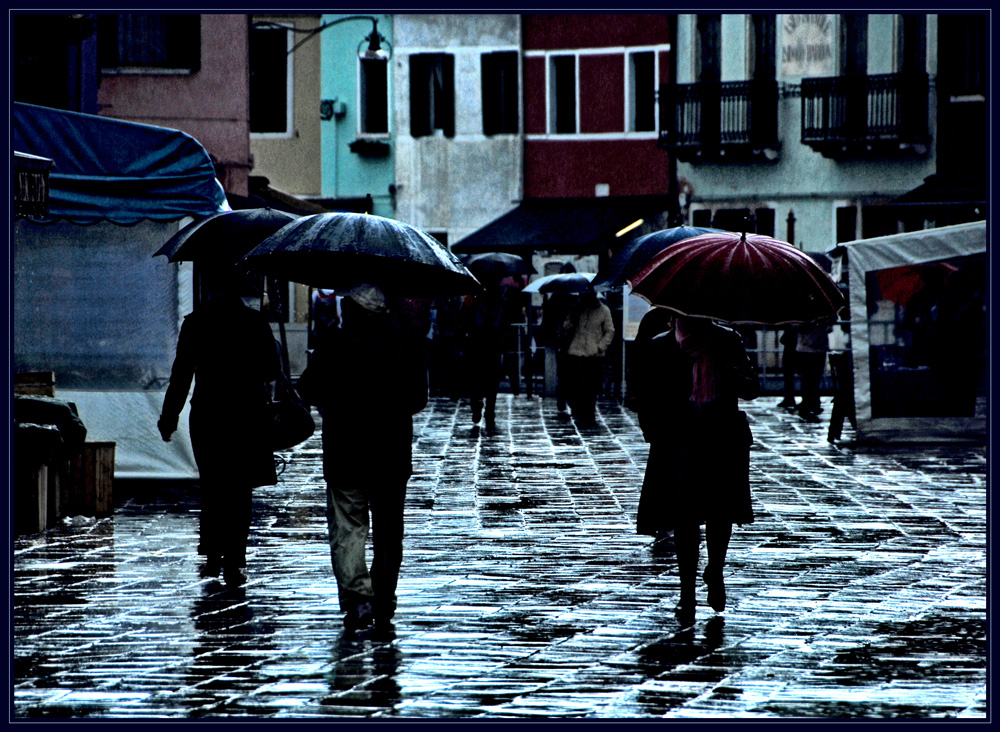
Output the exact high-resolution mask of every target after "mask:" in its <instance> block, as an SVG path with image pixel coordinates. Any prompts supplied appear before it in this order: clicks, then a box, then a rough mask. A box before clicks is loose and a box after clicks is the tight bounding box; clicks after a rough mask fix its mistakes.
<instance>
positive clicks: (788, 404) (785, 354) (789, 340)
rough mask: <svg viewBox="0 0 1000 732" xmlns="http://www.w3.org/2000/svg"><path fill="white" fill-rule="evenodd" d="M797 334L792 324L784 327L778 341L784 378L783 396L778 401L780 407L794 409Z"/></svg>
mask: <svg viewBox="0 0 1000 732" xmlns="http://www.w3.org/2000/svg"><path fill="white" fill-rule="evenodd" d="M798 340H799V334H798V331H797V330H796V329H795V327H794V326H791V327H788V328H785V330H784V331H782V333H781V337H780V338H779V339H778V342H779V343H781V373H782V376H783V378H784V389H783V391H782V394H783V398H782V400H781V401H780V402H778V406H779V407H781V408H782V409H795V408H796V406H798V405H797V404H796V402H795V373H796V371H797V370H798V369H797V368H796V363H795V347H796V346H797V345H798Z"/></svg>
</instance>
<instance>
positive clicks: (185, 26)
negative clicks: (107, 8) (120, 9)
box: [97, 15, 201, 72]
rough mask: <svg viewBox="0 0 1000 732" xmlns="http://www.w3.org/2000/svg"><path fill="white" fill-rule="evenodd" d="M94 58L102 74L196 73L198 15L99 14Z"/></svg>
mask: <svg viewBox="0 0 1000 732" xmlns="http://www.w3.org/2000/svg"><path fill="white" fill-rule="evenodd" d="M97 59H98V64H99V65H100V67H101V69H102V70H104V71H106V72H107V71H112V70H116V69H117V70H130V69H135V70H151V69H159V70H166V71H178V72H180V71H197V70H198V69H199V67H200V62H201V16H199V15H98V16H97Z"/></svg>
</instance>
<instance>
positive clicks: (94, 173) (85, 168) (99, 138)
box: [12, 103, 226, 224]
mask: <svg viewBox="0 0 1000 732" xmlns="http://www.w3.org/2000/svg"><path fill="white" fill-rule="evenodd" d="M12 138H13V139H12V145H13V149H14V151H16V152H21V153H28V154H30V155H38V156H41V157H44V158H51V159H52V160H53V161H55V167H53V168H52V170H51V172H50V173H49V217H50V218H52V219H58V218H63V219H67V220H69V221H73V222H75V223H80V224H86V223H93V222H95V221H100V220H110V221H113V222H115V223H118V224H134V223H136V222H138V221H141V220H143V219H157V220H163V221H169V220H173V219H179V218H182V217H184V216H207V215H209V214H213V213H215V212H217V211H221V210H223V209H224V208H226V194H225V192H224V191H223V189H222V186H221V185H220V184H219V182H218V180H216V178H215V166H214V165H213V164H212V159H211V158H210V157H209V156H208V153H207V152H206V151H205V148H204V147H202V145H201V143H199V142H198V141H197V140H195V139H194V138H193V137H191V136H190V135H188V134H185V133H183V132H180V131H179V130H173V129H169V128H166V127H156V126H153V125H144V124H137V123H135V122H125V121H123V120H118V119H112V118H110V117H98V116H95V115H91V114H81V113H79V112H68V111H65V110H60V109H49V108H48V107H38V106H34V105H31V104H21V103H15V104H14V117H13V130H12Z"/></svg>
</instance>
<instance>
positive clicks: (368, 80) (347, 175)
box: [313, 14, 396, 218]
mask: <svg viewBox="0 0 1000 732" xmlns="http://www.w3.org/2000/svg"><path fill="white" fill-rule="evenodd" d="M372 17H373V18H374V20H375V21H377V24H375V23H373V20H372V19H365V18H354V17H353V16H347V15H329V14H327V15H323V16H322V25H323V26H326V27H325V28H324V30H322V31H321V32H320V37H319V38H318V39H316V40H317V41H319V42H320V43H321V44H322V45H321V60H322V68H321V72H320V95H321V96H320V98H319V99H317V100H315V101H314V102H313V104H314V105H316V106H318V113H319V115H320V160H321V161H322V170H321V178H320V190H321V192H322V198H321V200H320V201H318V202H319V203H321V204H322V205H323V206H324V207H326V208H328V209H330V210H351V211H363V210H365V206H366V198H367V196H371V197H372V203H371V207H372V210H371V211H370V212H369V213H374V214H376V215H379V216H385V217H387V218H393V217H394V211H395V205H394V201H393V192H392V191H393V189H392V185H393V182H394V171H393V158H394V155H395V153H396V139H395V138H396V133H395V128H394V126H393V115H392V114H391V113H390V109H391V102H390V100H392V99H393V98H394V96H395V88H394V85H393V73H392V65H393V64H394V60H393V59H394V57H395V52H394V51H395V49H394V48H393V46H392V44H393V25H394V20H393V16H391V15H376V16H366V18H372ZM373 25H377V29H376V30H377V34H378V35H379V36H380V37H381V39H382V45H383V46H384V47H386V48H389V49H392V50H393V53H392V57H393V59H390V60H389V61H388V62H386V61H385V60H366V59H362V58H360V57H359V53H358V52H359V49H363V47H364V46H365V45H367V38H368V37H369V36H370V34H371V33H372V32H373Z"/></svg>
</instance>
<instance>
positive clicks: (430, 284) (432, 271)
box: [242, 213, 482, 297]
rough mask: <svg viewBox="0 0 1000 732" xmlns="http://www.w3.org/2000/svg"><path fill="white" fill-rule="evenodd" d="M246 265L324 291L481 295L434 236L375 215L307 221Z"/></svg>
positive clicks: (271, 240) (288, 230)
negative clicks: (372, 288) (362, 287)
mask: <svg viewBox="0 0 1000 732" xmlns="http://www.w3.org/2000/svg"><path fill="white" fill-rule="evenodd" d="M242 262H243V264H245V265H246V266H247V268H248V269H250V270H251V271H255V272H261V273H263V274H266V275H269V276H271V277H274V278H277V279H282V280H289V281H291V282H301V283H303V284H306V285H312V286H313V287H320V288H324V289H336V290H344V289H350V288H352V287H355V286H357V285H359V284H362V283H368V284H372V285H376V286H378V287H379V288H380V289H382V290H383V291H384V292H385V293H387V294H393V295H398V296H402V297H434V296H442V297H444V296H449V295H465V294H472V293H478V292H480V291H481V290H482V286H481V285H480V284H479V281H478V280H477V279H476V278H475V277H474V276H473V275H472V273H471V272H469V270H468V269H466V268H465V265H463V264H462V262H461V261H459V259H458V257H456V256H455V255H454V254H452V253H451V252H450V251H448V249H446V248H445V247H444V246H443V245H442V244H441V243H440V242H439V241H438V240H437V239H435V238H434V237H432V236H431V235H430V234H427V233H426V232H423V231H421V230H420V229H418V228H416V227H414V226H410V225H409V224H404V223H402V222H400V221H395V220H393V219H387V218H383V217H381V216H372V215H370V214H356V213H322V214H315V215H313V216H305V217H303V218H301V219H299V220H298V221H295V222H294V223H292V224H289V225H288V226H286V227H284V228H283V229H281V230H280V231H278V232H277V233H275V234H273V235H272V236H270V237H268V238H267V239H265V240H264V241H263V242H261V243H260V245H258V246H257V247H256V248H255V249H254V250H253V251H251V252H250V253H249V254H247V256H246V257H245V258H244V259H243V260H242Z"/></svg>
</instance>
